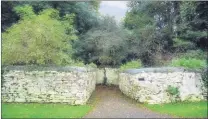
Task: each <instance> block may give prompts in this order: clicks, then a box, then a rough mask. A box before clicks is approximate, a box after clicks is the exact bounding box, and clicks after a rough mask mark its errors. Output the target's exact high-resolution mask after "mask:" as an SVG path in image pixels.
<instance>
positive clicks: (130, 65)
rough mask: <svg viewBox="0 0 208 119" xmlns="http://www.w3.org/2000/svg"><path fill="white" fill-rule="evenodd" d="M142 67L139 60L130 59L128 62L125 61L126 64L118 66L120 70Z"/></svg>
mask: <svg viewBox="0 0 208 119" xmlns="http://www.w3.org/2000/svg"><path fill="white" fill-rule="evenodd" d="M140 67H142V62H141V60H132V61H130V62H127V63H126V64H123V65H121V66H120V70H121V71H123V70H126V69H133V68H140Z"/></svg>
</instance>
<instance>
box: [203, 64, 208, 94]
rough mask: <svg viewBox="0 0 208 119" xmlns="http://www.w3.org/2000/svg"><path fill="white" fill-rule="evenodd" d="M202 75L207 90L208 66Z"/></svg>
mask: <svg viewBox="0 0 208 119" xmlns="http://www.w3.org/2000/svg"><path fill="white" fill-rule="evenodd" d="M201 77H202V81H203V84H204V87H205V90H207V89H208V69H207V68H206V69H205V70H203V71H202V73H201Z"/></svg>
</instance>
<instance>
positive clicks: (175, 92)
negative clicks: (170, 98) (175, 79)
mask: <svg viewBox="0 0 208 119" xmlns="http://www.w3.org/2000/svg"><path fill="white" fill-rule="evenodd" d="M166 91H167V92H168V93H169V94H170V95H178V94H179V90H178V88H177V87H173V86H170V85H169V86H168V88H167V90H166Z"/></svg>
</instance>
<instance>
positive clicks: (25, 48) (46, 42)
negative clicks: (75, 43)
mask: <svg viewBox="0 0 208 119" xmlns="http://www.w3.org/2000/svg"><path fill="white" fill-rule="evenodd" d="M15 10H16V12H17V14H18V15H19V16H20V19H21V20H20V21H19V22H18V23H17V24H15V25H13V26H11V27H10V28H8V29H7V30H6V32H4V33H2V63H3V64H4V65H10V64H41V65H45V64H55V65H62V64H69V63H71V62H72V60H71V52H72V47H71V45H70V41H71V40H74V39H76V38H77V36H76V35H75V33H74V29H73V25H72V24H73V15H67V16H66V17H64V18H65V19H63V20H62V21H60V17H59V12H58V11H57V10H54V9H46V10H44V11H42V12H40V13H39V15H36V14H35V13H34V12H33V9H32V7H31V6H28V5H26V6H24V7H16V8H15ZM66 20H67V24H66Z"/></svg>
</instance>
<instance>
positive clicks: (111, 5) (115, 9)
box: [99, 1, 127, 22]
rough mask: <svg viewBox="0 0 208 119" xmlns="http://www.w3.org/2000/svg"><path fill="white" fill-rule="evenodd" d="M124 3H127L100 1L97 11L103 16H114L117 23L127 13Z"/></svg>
mask: <svg viewBox="0 0 208 119" xmlns="http://www.w3.org/2000/svg"><path fill="white" fill-rule="evenodd" d="M126 3H127V1H102V2H101V4H100V9H99V11H100V13H101V14H103V15H106V14H109V15H110V16H115V19H116V20H117V21H118V22H119V21H120V20H121V19H122V18H123V17H124V16H125V13H126V11H127V6H126Z"/></svg>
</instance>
